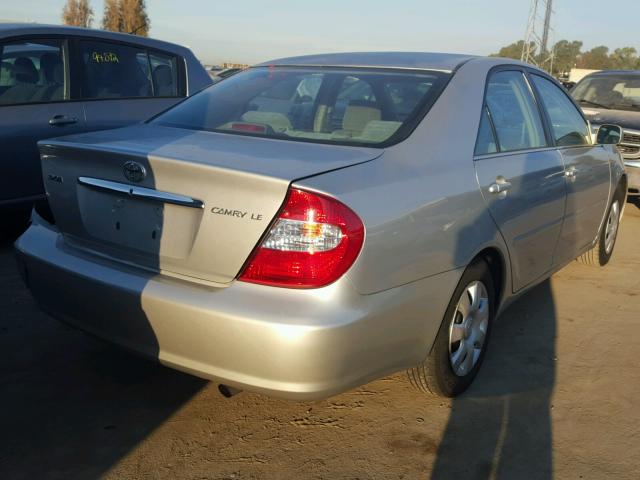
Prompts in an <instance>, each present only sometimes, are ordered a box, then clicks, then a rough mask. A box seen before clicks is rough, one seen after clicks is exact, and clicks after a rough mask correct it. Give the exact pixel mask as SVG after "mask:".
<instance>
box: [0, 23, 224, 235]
mask: <svg viewBox="0 0 640 480" xmlns="http://www.w3.org/2000/svg"><path fill="white" fill-rule="evenodd" d="M211 83H212V81H211V79H210V77H209V75H208V74H207V72H206V70H205V69H204V67H203V66H202V65H201V64H200V62H199V61H198V60H197V59H196V58H195V56H194V55H193V53H192V52H191V51H190V50H189V49H188V48H185V47H181V46H179V45H175V44H171V43H167V42H162V41H159V40H153V39H149V38H143V37H138V36H134V35H128V34H122V33H114V32H106V31H101V30H89V29H81V28H75V27H64V26H47V25H35V24H14V23H0V145H1V146H2V149H1V152H2V153H1V154H0V231H4V232H6V231H11V230H15V229H17V228H20V227H21V226H23V225H25V224H26V221H27V220H28V218H29V213H30V211H31V209H32V207H33V205H34V204H38V203H39V202H40V201H42V200H44V198H45V195H44V187H43V184H42V174H41V169H40V157H39V154H38V148H37V145H36V143H37V141H38V140H41V139H45V138H49V137H58V136H61V135H68V134H73V133H80V132H86V131H92V130H104V129H110V128H116V127H121V126H124V125H129V124H133V123H137V122H140V121H143V120H146V119H148V118H149V117H152V116H153V115H155V114H157V113H159V112H161V111H163V110H165V109H167V108H168V107H171V106H172V105H174V104H176V103H177V102H179V101H180V100H182V99H183V98H185V97H187V96H189V95H191V94H193V93H195V92H197V91H199V90H201V89H203V88H205V87H207V86H208V85H210V84H211ZM44 205H45V206H46V202H45V204H44ZM45 208H46V207H45Z"/></svg>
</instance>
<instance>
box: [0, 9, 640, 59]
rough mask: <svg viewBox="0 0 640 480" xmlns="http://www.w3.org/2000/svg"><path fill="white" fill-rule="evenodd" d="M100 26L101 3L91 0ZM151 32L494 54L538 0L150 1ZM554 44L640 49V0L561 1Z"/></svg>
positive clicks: (176, 37)
mask: <svg viewBox="0 0 640 480" xmlns="http://www.w3.org/2000/svg"><path fill="white" fill-rule="evenodd" d="M64 3H65V0H18V1H16V0H0V21H5V20H17V21H33V22H39V23H60V14H61V12H62V7H63V5H64ZM90 3H91V5H92V7H93V10H94V12H95V20H94V25H93V26H94V27H99V25H100V20H101V18H102V9H103V1H102V0H90ZM146 3H147V11H148V13H149V17H150V19H151V33H150V36H152V37H154V38H159V39H162V40H167V41H170V42H174V43H179V44H182V45H186V46H188V47H190V48H191V49H192V50H193V51H194V53H195V54H196V56H197V57H198V58H199V59H200V60H201V61H202V62H204V63H206V64H217V63H221V62H239V63H249V64H251V63H257V62H262V61H266V60H269V59H274V58H279V57H286V56H291V55H304V54H312V53H321V52H339V51H367V50H368V51H372V50H397V51H437V52H457V53H470V54H477V55H488V54H490V53H493V52H497V51H498V50H499V49H500V47H502V46H505V45H507V44H509V43H512V42H514V41H517V40H519V39H522V38H523V37H524V33H525V30H526V25H527V19H528V16H529V9H530V4H531V1H530V0H436V1H433V0H386V1H381V0H322V1H317V2H311V1H309V0H270V1H265V0H240V1H236V0H229V1H223V0H179V1H176V0H147V1H146ZM554 10H555V15H554V17H553V27H554V32H553V34H552V40H561V39H568V40H582V41H583V42H584V48H586V49H589V48H591V47H594V46H597V45H607V46H609V47H610V48H612V49H615V48H618V47H623V46H631V47H635V48H636V49H637V50H638V51H639V52H640V35H639V34H638V27H637V19H638V18H640V0H616V1H615V2H611V3H609V4H607V2H603V1H602V0H554Z"/></svg>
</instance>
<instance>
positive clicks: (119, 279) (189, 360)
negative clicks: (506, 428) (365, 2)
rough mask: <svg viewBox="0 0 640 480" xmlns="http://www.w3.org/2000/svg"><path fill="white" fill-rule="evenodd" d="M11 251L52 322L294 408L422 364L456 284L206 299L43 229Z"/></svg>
mask: <svg viewBox="0 0 640 480" xmlns="http://www.w3.org/2000/svg"><path fill="white" fill-rule="evenodd" d="M16 251H17V256H18V261H19V264H20V266H21V270H22V271H23V274H24V275H25V277H26V282H27V284H28V286H29V288H30V290H31V291H32V293H33V295H34V297H35V298H36V300H37V302H38V303H39V305H40V306H41V307H42V308H43V309H44V310H45V311H47V312H49V313H50V314H51V315H53V316H54V317H56V318H59V319H61V320H63V321H65V322H67V323H70V324H72V325H75V326H77V327H79V328H81V329H83V330H86V331H88V332H90V333H93V334H95V335H97V336H99V337H102V338H105V339H107V340H110V341H112V342H115V343H117V344H120V345H122V346H125V347H127V348H130V349H133V350H136V351H138V352H141V353H143V354H145V355H148V356H150V357H155V358H158V359H159V360H160V362H162V363H163V364H166V365H168V366H171V367H174V368H177V369H179V370H183V371H186V372H189V373H192V374H195V375H197V376H200V377H204V378H209V379H213V380H216V381H219V382H222V383H226V384H229V385H233V386H235V387H238V388H243V389H247V390H253V391H259V392H263V393H267V394H269V395H273V396H280V397H285V398H292V399H318V398H325V397H328V396H330V395H333V394H335V393H339V392H341V391H344V390H348V389H350V388H352V387H355V386H357V385H360V384H363V383H366V382H367V381H370V380H372V379H375V378H378V377H381V376H384V375H385V374H388V373H391V372H394V371H398V370H401V369H404V368H407V367H410V366H413V365H415V364H417V363H418V362H420V361H421V360H422V359H424V357H425V356H426V354H427V352H428V351H429V349H430V347H431V344H432V342H433V340H434V338H435V335H436V333H437V330H438V328H439V325H440V322H441V319H442V316H443V314H444V310H445V309H446V305H447V303H448V301H449V298H450V294H451V292H452V291H453V289H454V288H455V285H456V283H457V281H458V279H459V276H460V275H461V271H459V270H454V271H451V272H446V273H443V274H440V275H436V276H434V277H429V278H427V279H423V280H421V281H418V282H414V283H411V284H408V285H405V286H402V287H398V288H394V289H391V290H387V291H384V292H381V293H377V294H373V295H360V294H358V293H357V292H355V290H354V289H353V288H352V287H351V285H350V283H349V282H348V280H347V279H345V278H343V279H341V280H340V281H338V282H336V283H334V284H333V285H330V286H328V287H325V288H322V289H316V290H290V289H282V288H273V287H265V286H260V285H252V284H247V283H243V282H234V283H232V284H231V285H230V286H228V287H225V288H211V287H205V286H200V285H196V284H193V283H187V282H181V281H176V280H173V279H168V278H166V277H164V276H162V275H153V274H149V273H148V272H143V271H141V270H138V269H135V268H128V267H123V266H122V265H120V264H115V263H111V262H108V261H105V260H104V259H97V258H93V257H91V256H86V255H85V254H81V253H79V252H77V251H75V250H72V249H70V248H69V247H67V246H66V245H65V243H64V241H63V239H62V238H61V236H60V235H59V234H58V233H57V231H55V230H54V229H51V228H49V226H47V225H44V224H42V223H41V222H39V221H38V219H37V217H36V218H35V222H34V224H33V225H32V226H31V228H30V229H29V230H27V232H26V233H25V234H24V235H23V236H22V237H20V238H19V239H18V241H17V242H16Z"/></svg>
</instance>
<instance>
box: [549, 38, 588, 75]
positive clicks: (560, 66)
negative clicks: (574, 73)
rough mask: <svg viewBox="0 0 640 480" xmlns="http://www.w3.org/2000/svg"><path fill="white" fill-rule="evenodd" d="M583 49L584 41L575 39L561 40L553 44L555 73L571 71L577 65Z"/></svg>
mask: <svg viewBox="0 0 640 480" xmlns="http://www.w3.org/2000/svg"><path fill="white" fill-rule="evenodd" d="M580 49H582V42H580V41H577V40H574V41H572V42H570V41H569V40H560V41H559V42H557V43H556V44H555V45H554V46H553V50H552V51H553V55H554V56H553V72H552V73H553V74H556V75H562V74H565V73H569V72H570V71H571V69H572V68H573V67H575V66H576V61H577V59H578V55H580Z"/></svg>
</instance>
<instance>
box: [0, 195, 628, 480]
mask: <svg viewBox="0 0 640 480" xmlns="http://www.w3.org/2000/svg"><path fill="white" fill-rule="evenodd" d="M639 238H640V210H638V209H637V208H636V207H634V206H632V205H628V208H627V211H626V217H625V219H624V223H623V225H622V229H621V237H620V238H619V241H618V245H617V250H616V253H615V254H614V258H613V260H612V263H611V264H610V265H609V266H608V267H607V268H605V269H602V270H600V269H595V268H590V267H585V266H582V265H580V264H577V263H574V264H572V265H570V266H568V267H567V268H565V269H564V270H562V271H561V272H560V273H558V274H556V275H555V276H554V277H553V278H552V279H551V281H548V282H545V283H543V284H542V285H540V286H538V287H537V288H535V289H534V290H532V291H531V292H529V293H528V294H527V295H525V296H524V297H522V298H521V299H520V300H518V301H517V302H516V303H515V304H514V305H513V306H512V307H510V308H509V310H508V311H506V312H505V314H504V315H503V316H502V317H501V318H500V319H499V321H498V322H497V323H496V326H495V328H494V332H493V338H492V343H491V345H490V349H489V352H488V354H487V358H486V362H485V364H484V366H483V369H482V371H481V372H480V375H479V377H478V378H477V380H476V382H475V384H474V385H473V387H472V388H471V389H470V390H469V391H468V392H467V393H466V394H465V395H463V396H462V397H460V398H458V399H456V400H443V399H439V398H434V397H429V396H425V395H423V394H420V393H418V392H415V391H413V390H412V389H411V387H410V386H409V384H408V382H407V381H406V380H405V377H404V375H403V374H397V375H394V376H390V377H387V378H384V379H381V380H379V381H376V382H373V383H370V384H368V385H365V386H363V387H361V388H359V389H357V390H353V391H350V392H348V393H345V394H342V395H339V396H336V397H333V398H330V399H328V400H325V401H320V402H313V403H302V402H300V403H296V402H287V401H282V400H275V399H270V398H267V397H263V396H260V395H256V394H252V393H242V394H240V395H238V396H236V397H234V398H232V399H224V398H222V397H221V396H220V395H219V394H218V392H217V388H216V385H215V384H213V383H208V382H205V381H203V380H200V379H197V378H194V377H190V376H188V375H184V374H181V373H178V372H175V371H172V370H169V369H167V368H164V367H162V366H159V365H156V364H154V363H151V362H148V361H146V360H143V359H141V358H138V357H136V356H133V355H131V354H128V353H126V352H123V351H120V350H119V349H117V348H115V347H112V346H110V345H108V344H105V343H102V342H100V341H98V340H95V339H93V338H90V337H88V336H86V335H84V334H82V333H80V332H78V331H75V330H73V329H70V328H68V327H66V326H64V325H62V324H59V323H57V322H56V321H54V320H52V319H50V318H49V317H47V316H46V315H45V314H43V313H41V312H40V311H39V310H38V309H37V307H36V306H35V304H34V302H33V300H32V298H31V297H30V295H29V293H28V292H27V291H26V290H25V289H24V287H23V286H22V284H21V282H20V280H19V278H18V275H17V273H16V270H15V268H14V264H13V259H12V257H11V245H10V244H9V243H7V242H5V243H4V244H3V245H2V246H0V398H1V400H0V407H1V408H0V478H1V479H44V478H56V479H58V478H59V479H73V478H80V479H86V478H98V477H104V478H112V479H116V478H127V479H129V478H162V479H165V478H166V479H174V478H177V479H181V478H192V479H205V478H206V479H209V478H211V479H254V478H255V479H289V478H291V479H294V478H295V479H306V478H314V479H315V478H319V479H342V478H349V479H352V478H360V479H378V478H379V479H416V478H420V479H426V478H434V479H443V478H456V479H463V478H464V479H466V478H471V479H489V478H507V479H511V478H517V479H520V478H551V477H556V478H561V479H582V478H584V479H605V478H606V479H610V478H620V479H638V478H640V467H639V465H640V427H639V426H640V370H639V369H638V366H639V364H640V315H639V314H638V312H639V310H640V308H639V307H640V296H639V294H640V275H638V272H639V270H640V244H639V243H638V239H639Z"/></svg>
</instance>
